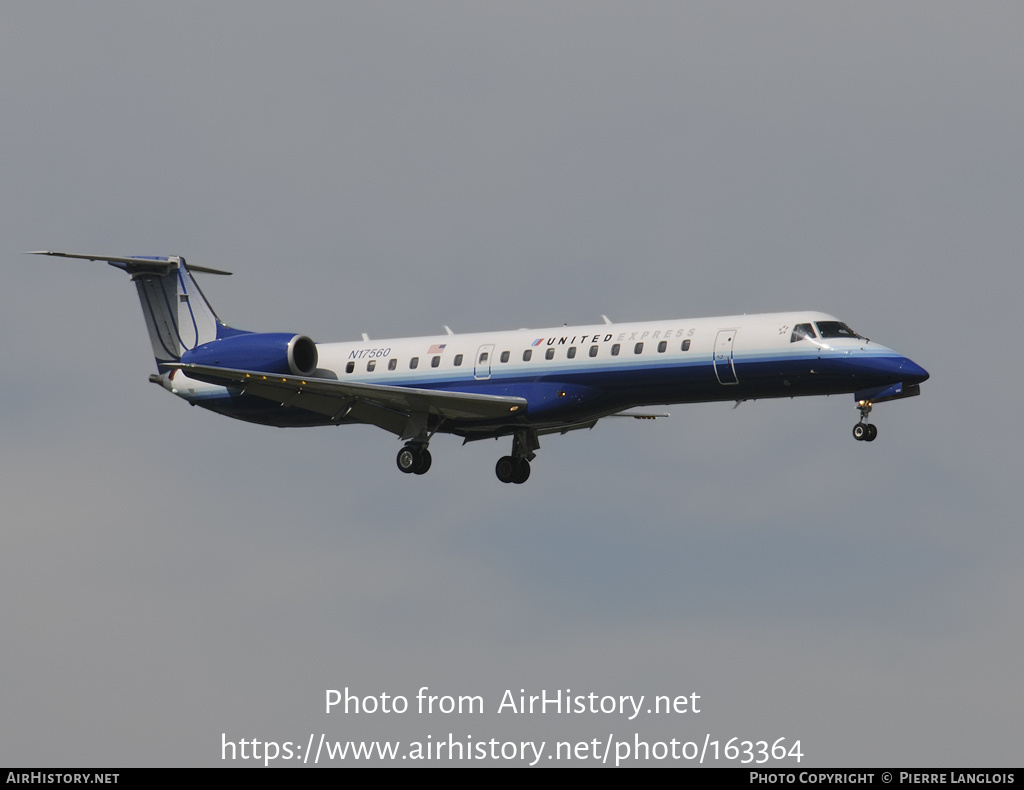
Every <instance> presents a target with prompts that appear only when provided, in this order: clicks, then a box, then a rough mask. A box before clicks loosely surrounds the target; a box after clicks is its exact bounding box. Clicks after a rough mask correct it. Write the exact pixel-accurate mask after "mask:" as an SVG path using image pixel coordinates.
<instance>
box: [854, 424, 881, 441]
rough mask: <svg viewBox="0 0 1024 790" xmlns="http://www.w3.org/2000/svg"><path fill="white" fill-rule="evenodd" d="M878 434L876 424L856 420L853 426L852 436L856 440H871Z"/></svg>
mask: <svg viewBox="0 0 1024 790" xmlns="http://www.w3.org/2000/svg"><path fill="white" fill-rule="evenodd" d="M876 436H878V426H877V425H872V424H871V423H867V422H858V423H857V424H856V425H854V426H853V438H854V439H856V440H857V441H858V442H873V441H874V440H875V437H876Z"/></svg>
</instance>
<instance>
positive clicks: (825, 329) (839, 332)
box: [818, 321, 864, 340]
mask: <svg viewBox="0 0 1024 790" xmlns="http://www.w3.org/2000/svg"><path fill="white" fill-rule="evenodd" d="M818 332H819V333H821V336H822V337H823V338H826V339H828V338H831V337H845V338H849V339H850V340H855V339H859V340H864V338H863V337H861V336H860V335H858V334H857V333H856V332H854V331H853V330H852V329H850V327H848V326H847V325H846V324H844V323H843V322H842V321H818Z"/></svg>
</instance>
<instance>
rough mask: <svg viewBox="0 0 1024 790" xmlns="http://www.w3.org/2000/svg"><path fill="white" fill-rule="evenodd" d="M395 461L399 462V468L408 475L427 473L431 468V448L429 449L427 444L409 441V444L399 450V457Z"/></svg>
mask: <svg viewBox="0 0 1024 790" xmlns="http://www.w3.org/2000/svg"><path fill="white" fill-rule="evenodd" d="M395 462H396V463H397V464H398V468H399V469H400V470H401V471H403V472H405V473H406V474H407V475H408V474H413V475H422V474H426V472H427V470H428V469H429V468H430V450H428V449H427V446H426V445H425V444H414V443H412V442H409V444H407V445H406V446H405V447H403V448H402V449H401V450H399V451H398V457H397V458H396V459H395Z"/></svg>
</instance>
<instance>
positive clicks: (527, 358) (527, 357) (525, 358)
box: [523, 348, 533, 362]
mask: <svg viewBox="0 0 1024 790" xmlns="http://www.w3.org/2000/svg"><path fill="white" fill-rule="evenodd" d="M532 356H533V349H532V348H528V349H526V351H524V352H523V362H529V361H530V357H532Z"/></svg>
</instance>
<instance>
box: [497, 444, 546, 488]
mask: <svg viewBox="0 0 1024 790" xmlns="http://www.w3.org/2000/svg"><path fill="white" fill-rule="evenodd" d="M539 449H540V441H539V440H538V439H537V432H536V431H516V433H515V436H513V437H512V455H503V456H502V457H501V458H499V459H498V463H496V464H495V465H494V474H496V475H497V476H498V479H499V480H500V481H501V482H503V483H525V482H526V481H527V479H529V477H530V461H532V460H533V459H534V458H536V457H537V453H535V452H534V450H539Z"/></svg>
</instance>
